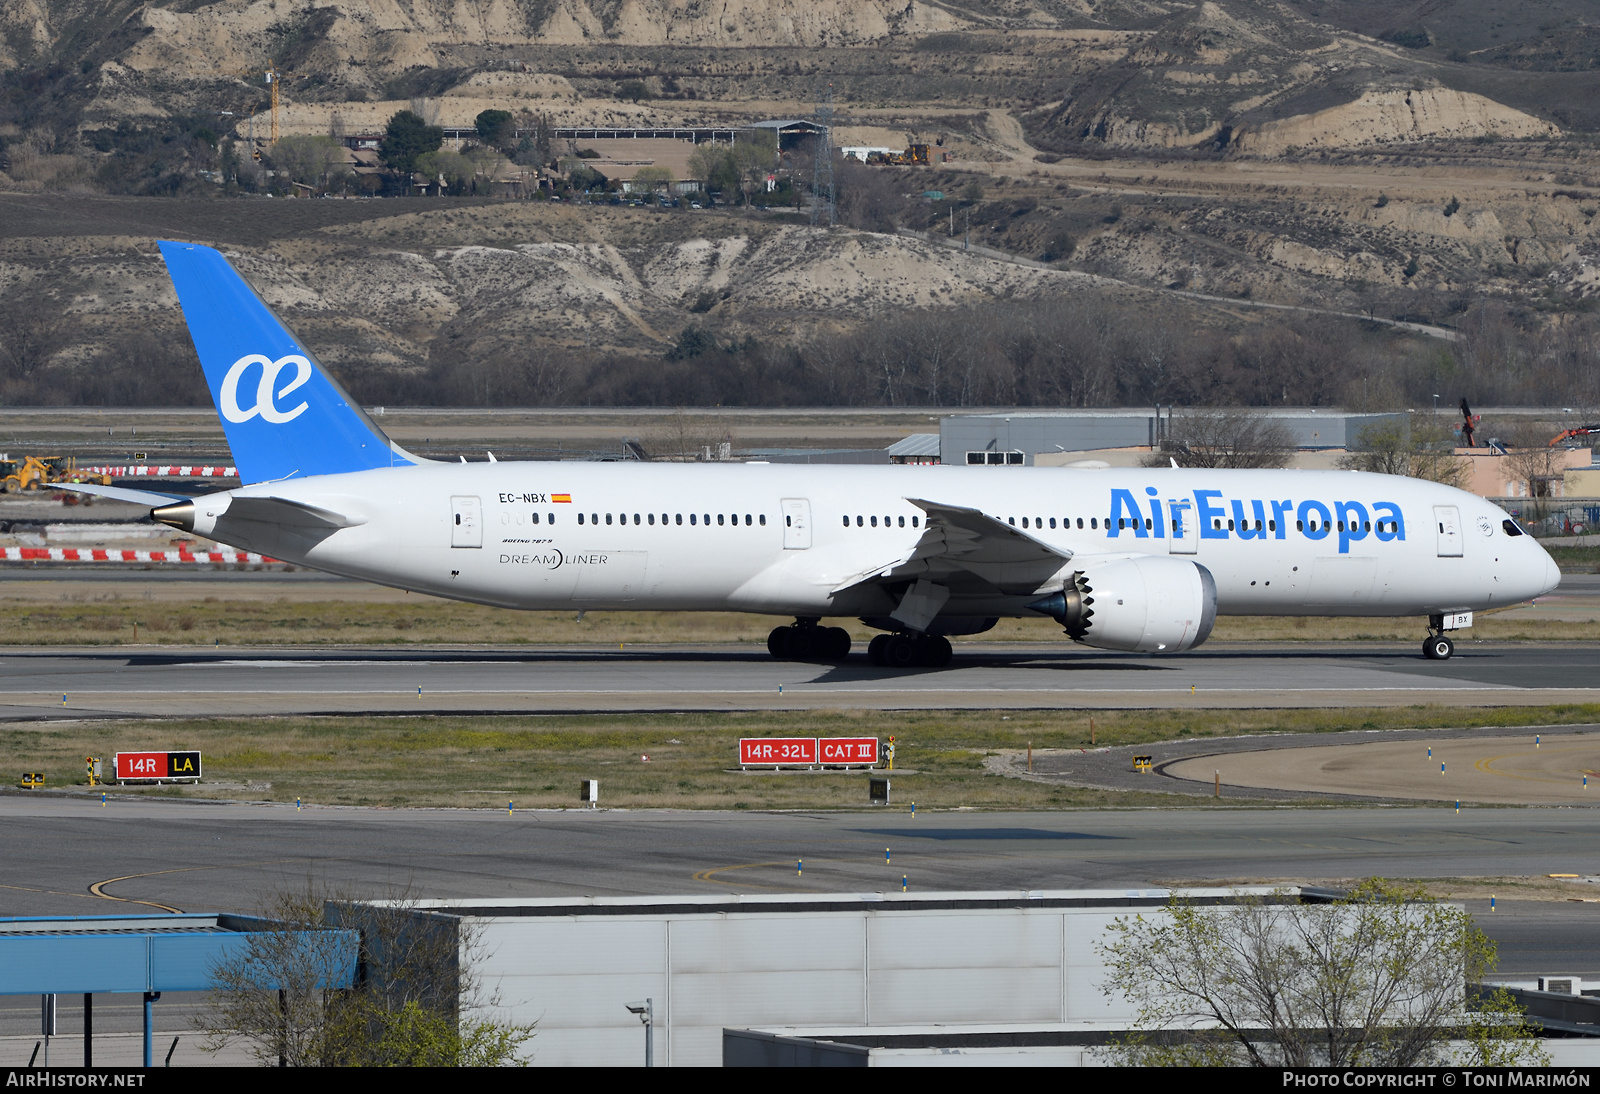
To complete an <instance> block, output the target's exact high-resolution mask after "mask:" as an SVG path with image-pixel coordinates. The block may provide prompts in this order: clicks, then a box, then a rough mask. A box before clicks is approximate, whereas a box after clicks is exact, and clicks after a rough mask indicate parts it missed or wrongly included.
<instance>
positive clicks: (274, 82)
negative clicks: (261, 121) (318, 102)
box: [222, 61, 311, 156]
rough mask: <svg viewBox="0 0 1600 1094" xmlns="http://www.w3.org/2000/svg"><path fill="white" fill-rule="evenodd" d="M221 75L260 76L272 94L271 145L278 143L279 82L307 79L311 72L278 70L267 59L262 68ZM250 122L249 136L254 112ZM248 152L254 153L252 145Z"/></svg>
mask: <svg viewBox="0 0 1600 1094" xmlns="http://www.w3.org/2000/svg"><path fill="white" fill-rule="evenodd" d="M222 75H224V76H238V77H255V76H260V77H261V79H262V80H263V81H264V82H265V83H266V85H267V88H268V90H269V92H270V93H271V95H272V137H271V139H270V140H269V141H268V146H269V147H270V146H271V145H274V144H277V143H278V85H279V84H281V83H282V82H283V81H285V80H304V79H308V78H309V77H310V75H311V74H310V73H298V72H295V73H291V72H279V71H278V66H277V63H276V62H274V61H268V62H267V67H266V68H264V69H263V68H252V69H247V70H245V71H242V72H224V73H223V74H222ZM250 123H251V128H252V132H251V136H254V126H255V115H254V114H252V115H250ZM252 143H253V142H252ZM250 152H251V155H252V156H253V155H255V149H254V148H253V147H252V148H251V149H250Z"/></svg>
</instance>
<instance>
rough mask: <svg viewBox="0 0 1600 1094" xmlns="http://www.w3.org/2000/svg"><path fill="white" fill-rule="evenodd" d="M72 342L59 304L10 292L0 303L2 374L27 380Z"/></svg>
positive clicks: (8, 377) (65, 317)
mask: <svg viewBox="0 0 1600 1094" xmlns="http://www.w3.org/2000/svg"><path fill="white" fill-rule="evenodd" d="M71 338H72V324H71V323H70V322H69V321H68V318H67V316H66V314H65V312H64V311H63V309H62V307H61V305H60V304H58V303H56V302H55V301H54V300H51V299H50V298H49V297H46V296H42V295H39V294H37V293H19V292H11V293H8V294H6V295H5V297H4V298H3V301H0V373H3V375H4V376H5V378H7V379H12V380H26V379H28V378H29V377H31V376H32V375H33V374H34V373H35V372H37V371H38V370H39V369H40V368H42V367H44V365H45V364H46V363H48V362H49V360H50V358H51V357H53V356H54V355H55V354H56V352H57V351H59V350H60V349H61V348H62V347H64V346H65V345H66V344H67V343H68V342H69V341H71Z"/></svg>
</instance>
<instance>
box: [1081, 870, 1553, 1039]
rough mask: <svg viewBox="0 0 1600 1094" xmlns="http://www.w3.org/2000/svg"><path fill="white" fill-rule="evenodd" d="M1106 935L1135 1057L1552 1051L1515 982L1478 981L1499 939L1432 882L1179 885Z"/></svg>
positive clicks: (1114, 989) (1111, 988) (1112, 983)
mask: <svg viewBox="0 0 1600 1094" xmlns="http://www.w3.org/2000/svg"><path fill="white" fill-rule="evenodd" d="M1110 936H1111V940H1110V941H1109V942H1106V943H1103V944H1100V945H1098V946H1097V949H1098V950H1099V952H1100V954H1101V956H1102V957H1103V958H1104V959H1105V961H1106V966H1107V975H1108V979H1107V980H1106V982H1105V984H1104V990H1105V992H1106V994H1107V995H1121V996H1123V997H1125V998H1127V999H1128V1001H1129V1002H1131V1003H1133V1004H1134V1005H1135V1006H1136V1007H1137V1008H1138V1018H1137V1019H1136V1022H1135V1026H1136V1032H1135V1033H1134V1034H1133V1035H1132V1036H1131V1037H1129V1038H1128V1039H1127V1040H1126V1041H1125V1042H1124V1043H1123V1044H1121V1045H1120V1046H1118V1054H1119V1055H1120V1056H1121V1057H1122V1058H1123V1061H1124V1062H1126V1063H1129V1064H1135V1065H1145V1066H1148V1065H1165V1066H1195V1065H1213V1066H1217V1065H1221V1066H1239V1065H1245V1064H1249V1065H1253V1066H1257V1067H1426V1066H1441V1065H1445V1064H1451V1063H1467V1064H1474V1065H1479V1066H1508V1065H1512V1064H1539V1063H1547V1062H1548V1060H1547V1058H1546V1057H1545V1054H1544V1052H1543V1050H1542V1049H1541V1048H1540V1047H1539V1045H1538V1043H1537V1041H1536V1040H1535V1039H1534V1031H1533V1030H1532V1029H1530V1028H1529V1027H1528V1026H1527V1025H1526V1024H1525V1022H1524V1020H1523V1015H1522V1013H1521V1012H1520V1010H1519V1009H1518V1007H1517V1006H1516V1004H1515V1003H1514V1002H1513V1001H1512V999H1511V997H1510V994H1509V993H1508V992H1506V991H1504V990H1503V989H1502V990H1500V991H1496V992H1491V993H1489V994H1487V995H1484V994H1478V995H1472V994H1471V992H1472V991H1473V985H1476V984H1478V983H1479V981H1480V979H1481V977H1482V976H1483V975H1484V974H1485V973H1486V972H1488V971H1489V970H1490V969H1492V968H1493V966H1494V962H1495V945H1494V943H1493V942H1491V941H1490V940H1489V939H1488V938H1487V937H1486V936H1485V935H1484V934H1483V932H1482V931H1480V930H1478V929H1477V927H1475V926H1474V925H1473V923H1472V917H1471V916H1470V915H1468V914H1467V912H1466V911H1464V910H1463V909H1461V908H1457V907H1452V906H1450V905H1447V904H1442V903H1439V902H1437V901H1434V900H1432V899H1431V898H1429V897H1427V896H1426V895H1425V894H1424V893H1423V892H1422V891H1421V890H1420V889H1415V888H1408V887H1405V886H1402V885H1398V884H1395V883H1392V882H1387V881H1383V880H1381V879H1371V880H1368V881H1366V882H1363V883H1362V884H1361V885H1358V886H1357V887H1356V888H1355V889H1353V890H1351V891H1350V892H1349V894H1348V895H1347V896H1346V897H1345V898H1343V899H1341V900H1338V901H1336V902H1334V903H1332V904H1326V905H1302V904H1299V903H1297V902H1293V901H1291V900H1289V899H1288V898H1286V897H1283V896H1278V897H1271V898H1264V897H1256V896H1250V897H1241V898H1239V899H1238V900H1237V902H1235V903H1232V904H1227V905H1221V906H1209V907H1202V906H1198V905H1196V904H1194V903H1192V902H1190V901H1187V900H1184V899H1183V898H1181V897H1178V896H1176V895H1175V896H1174V897H1173V900H1172V902H1171V904H1170V905H1169V906H1168V907H1167V909H1166V914H1164V915H1161V916H1151V917H1149V918H1146V917H1145V916H1143V915H1137V916H1132V917H1125V918H1119V919H1117V920H1115V921H1114V922H1113V923H1112V925H1111V930H1110ZM1452 1041H1454V1042H1456V1043H1455V1044H1454V1045H1452V1044H1451V1042H1452Z"/></svg>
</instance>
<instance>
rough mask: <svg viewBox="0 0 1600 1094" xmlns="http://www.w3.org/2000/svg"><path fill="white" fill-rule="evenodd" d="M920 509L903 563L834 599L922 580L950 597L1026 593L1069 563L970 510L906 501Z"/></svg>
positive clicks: (878, 569)
mask: <svg viewBox="0 0 1600 1094" xmlns="http://www.w3.org/2000/svg"><path fill="white" fill-rule="evenodd" d="M906 500H907V501H909V502H910V503H911V504H912V505H915V506H916V507H917V508H919V509H921V510H922V511H923V513H925V514H926V517H925V519H924V521H923V532H922V538H921V539H919V540H918V541H917V544H916V546H915V547H913V548H912V550H911V553H910V554H908V555H906V556H904V557H903V558H900V559H897V560H895V561H892V562H889V563H886V564H885V565H882V566H874V567H872V568H871V569H869V570H864V571H862V572H861V573H859V574H856V575H855V576H853V577H851V578H849V579H848V580H846V581H845V582H843V583H842V584H840V585H839V586H838V587H837V588H835V589H834V592H835V593H840V592H843V591H844V590H845V589H848V588H851V587H853V586H856V585H862V584H878V583H884V582H897V581H907V580H915V579H917V578H921V577H926V578H928V579H929V580H931V581H935V582H938V583H940V584H943V585H947V586H949V587H950V588H951V589H952V590H953V591H963V592H966V591H971V592H995V591H999V592H1013V591H1015V592H1017V593H1018V594H1019V595H1021V594H1028V593H1032V592H1034V591H1035V590H1037V589H1038V588H1039V586H1040V584H1041V583H1043V582H1045V581H1048V580H1049V578H1050V577H1051V575H1053V574H1055V573H1057V572H1058V571H1060V569H1061V568H1062V566H1064V565H1065V564H1066V563H1068V562H1070V561H1071V560H1072V552H1071V551H1067V550H1063V549H1061V548H1059V547H1052V546H1050V545H1049V544H1047V543H1043V542H1041V541H1040V540H1037V539H1035V538H1033V537H1032V536H1030V535H1029V534H1028V533H1027V532H1024V531H1021V530H1020V529H1018V528H1015V527H1013V526H1012V525H1010V524H1006V523H1005V522H1004V521H1000V520H996V519H995V518H994V517H990V516H986V515H984V514H983V513H981V512H979V511H978V510H976V509H969V508H967V507H965V506H961V505H946V504H944V503H942V502H936V501H927V500H925V499H922V498H907V499H906Z"/></svg>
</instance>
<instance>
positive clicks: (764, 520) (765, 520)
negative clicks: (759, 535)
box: [761, 513, 767, 528]
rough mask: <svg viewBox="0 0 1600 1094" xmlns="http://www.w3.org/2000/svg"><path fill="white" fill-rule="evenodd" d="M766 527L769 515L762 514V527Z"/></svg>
mask: <svg viewBox="0 0 1600 1094" xmlns="http://www.w3.org/2000/svg"><path fill="white" fill-rule="evenodd" d="M766 526H767V514H765V513H762V514H761V527H763V528H765V527H766Z"/></svg>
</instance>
